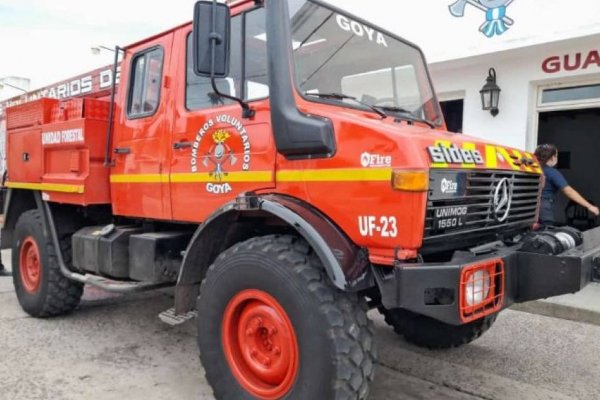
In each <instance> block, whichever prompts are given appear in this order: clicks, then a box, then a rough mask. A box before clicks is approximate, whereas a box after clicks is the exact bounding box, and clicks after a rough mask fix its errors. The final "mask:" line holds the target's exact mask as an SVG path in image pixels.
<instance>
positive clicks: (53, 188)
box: [6, 182, 85, 193]
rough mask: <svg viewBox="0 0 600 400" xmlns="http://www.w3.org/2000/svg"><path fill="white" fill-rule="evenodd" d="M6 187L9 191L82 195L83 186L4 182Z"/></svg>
mask: <svg viewBox="0 0 600 400" xmlns="http://www.w3.org/2000/svg"><path fill="white" fill-rule="evenodd" d="M6 187H8V188H11V189H28V190H43V191H48V192H62V193H84V192H85V187H84V186H83V185H67V184H62V183H26V182H6Z"/></svg>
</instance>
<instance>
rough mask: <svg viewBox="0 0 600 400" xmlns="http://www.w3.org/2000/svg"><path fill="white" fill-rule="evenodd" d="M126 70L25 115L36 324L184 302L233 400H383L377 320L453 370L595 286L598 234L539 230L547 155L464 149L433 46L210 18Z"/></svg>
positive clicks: (22, 108)
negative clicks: (107, 303)
mask: <svg viewBox="0 0 600 400" xmlns="http://www.w3.org/2000/svg"><path fill="white" fill-rule="evenodd" d="M119 53H120V56H121V57H122V60H121V61H120V66H121V75H120V77H121V78H120V83H119V88H118V90H116V87H115V86H114V85H113V89H112V96H110V98H108V96H106V97H104V98H100V99H98V98H93V97H82V98H76V99H69V100H62V101H61V100H55V99H49V98H44V99H40V100H37V101H33V102H28V103H25V104H21V105H17V106H14V107H11V108H8V110H7V131H8V132H7V142H8V177H7V180H6V184H5V186H6V188H7V193H6V195H7V196H6V203H5V209H4V211H5V217H6V219H5V223H4V226H3V228H2V248H12V265H13V268H14V284H15V287H16V293H17V296H18V298H19V301H20V304H21V305H22V307H23V309H24V310H25V311H27V312H28V313H29V314H31V315H33V316H35V317H51V316H56V315H60V314H64V313H68V312H70V311H72V310H73V309H75V308H76V307H77V305H78V303H79V300H80V297H81V295H82V291H83V287H84V285H86V284H87V285H93V286H96V287H100V288H103V289H106V290H109V291H115V292H134V291H141V290H149V289H154V288H160V287H164V286H175V289H174V290H175V304H174V307H173V309H171V310H168V311H166V312H164V313H162V314H161V319H162V320H164V321H167V322H170V323H172V324H175V323H178V322H181V321H185V320H186V319H188V318H190V317H191V316H193V315H196V313H197V318H196V321H197V322H196V323H197V328H198V344H199V347H200V357H201V361H202V363H203V365H204V368H205V370H206V375H207V378H208V381H209V382H210V384H211V385H212V387H213V389H214V393H215V396H216V397H217V398H218V399H243V398H257V399H282V398H285V399H311V400H314V399H365V398H367V396H368V390H369V384H370V382H371V381H372V379H373V373H374V365H375V362H376V352H375V345H374V337H373V335H374V332H373V325H372V323H371V321H370V320H369V319H368V318H367V315H366V313H367V311H368V309H369V308H378V309H379V310H380V311H381V312H382V313H383V314H384V316H385V319H386V321H387V322H388V323H389V324H390V325H392V326H393V328H394V329H395V331H396V332H398V333H399V334H401V335H403V336H404V337H405V339H406V340H408V341H410V342H412V343H415V344H417V345H420V346H426V347H430V348H448V347H452V346H459V345H462V344H465V343H468V342H470V341H472V340H474V339H476V338H477V337H479V336H480V335H481V334H482V333H484V332H485V331H486V330H487V329H489V328H490V326H491V325H492V324H493V322H494V320H495V319H496V316H497V314H498V313H499V312H500V311H501V310H503V309H504V308H506V307H509V306H510V305H511V304H513V303H515V302H525V301H529V300H533V299H538V298H543V297H548V296H554V295H558V294H563V293H570V292H576V291H578V290H580V289H581V288H582V287H584V286H585V285H586V284H587V283H588V282H589V281H590V280H592V279H593V278H594V277H595V276H596V275H597V274H596V272H595V271H596V266H597V264H598V259H597V255H598V254H600V232H599V231H598V230H593V231H589V232H586V233H583V234H582V233H580V232H578V231H576V230H573V229H569V228H563V229H555V230H547V231H543V232H535V231H533V226H534V224H535V222H536V219H537V212H538V205H539V193H540V190H541V184H542V179H541V171H540V167H539V165H538V163H537V161H536V160H535V159H534V157H533V156H532V155H531V154H530V153H528V152H525V151H518V150H515V149H511V148H506V147H504V146H498V145H495V144H488V143H484V142H482V141H481V140H479V139H475V138H473V137H469V136H463V135H458V134H453V133H449V132H446V131H445V124H444V121H443V117H442V115H441V113H440V108H439V105H438V102H437V99H436V96H435V94H434V90H433V87H432V84H431V79H430V77H429V74H428V70H427V67H426V63H425V60H424V56H423V54H422V52H421V51H420V50H419V48H418V47H416V46H415V45H413V44H411V43H409V42H407V41H405V40H402V39H400V38H399V37H397V36H396V35H394V34H392V33H390V32H386V31H384V30H383V29H380V28H378V27H376V26H373V25H371V24H369V23H368V22H366V21H363V20H361V19H360V18H358V17H355V16H352V15H349V14H347V13H346V12H344V11H343V10H340V9H337V8H334V7H332V6H330V5H327V4H325V3H323V2H321V1H317V0H268V1H264V2H263V1H260V0H252V1H250V0H240V1H237V2H235V3H233V4H230V5H225V4H221V3H216V2H215V3H212V2H199V3H197V5H196V8H195V14H194V23H193V24H191V23H188V24H185V25H181V26H178V27H176V28H174V29H172V30H169V31H167V32H164V33H161V34H158V35H156V36H153V37H150V38H148V39H145V40H143V41H140V42H138V43H135V44H132V45H130V46H127V47H125V48H124V49H119ZM117 63H118V59H115V72H116V65H117ZM115 75H116V74H113V76H115Z"/></svg>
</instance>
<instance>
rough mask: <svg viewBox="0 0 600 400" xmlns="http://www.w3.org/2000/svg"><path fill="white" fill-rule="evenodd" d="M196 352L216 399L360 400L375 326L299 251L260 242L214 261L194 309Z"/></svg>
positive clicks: (296, 246) (288, 241) (358, 303)
mask: <svg viewBox="0 0 600 400" xmlns="http://www.w3.org/2000/svg"><path fill="white" fill-rule="evenodd" d="M198 344H199V347H200V358H201V360H202V364H203V365H204V368H205V370H206V377H207V379H208V381H209V382H210V384H211V385H212V387H213V390H214V393H215V397H216V398H217V399H226V400H229V399H232V400H233V399H235V400H238V399H255V398H256V399H269V400H270V399H352V400H361V399H366V398H367V396H368V391H369V384H370V383H371V382H372V380H373V372H374V362H375V349H374V346H373V325H372V322H371V321H369V320H368V319H367V316H366V304H365V302H364V301H363V300H362V299H359V298H358V296H356V295H352V294H347V293H343V292H341V291H339V290H337V289H336V288H335V287H333V286H332V285H331V284H330V283H329V280H328V277H327V275H326V274H325V272H324V270H323V268H322V266H321V264H320V262H319V260H318V259H317V257H316V256H315V255H314V254H313V253H312V251H311V250H310V248H309V247H308V246H307V244H306V243H304V242H303V241H301V240H299V239H298V238H296V237H293V236H266V237H260V238H254V239H250V240H248V241H247V242H244V243H239V244H237V245H235V246H234V247H232V248H231V249H229V250H227V251H226V252H224V253H223V254H222V255H220V256H219V257H218V259H217V260H216V261H215V263H214V264H213V265H212V266H211V267H210V269H209V271H208V273H207V275H206V279H205V280H204V282H203V283H202V287H201V290H200V297H199V300H198Z"/></svg>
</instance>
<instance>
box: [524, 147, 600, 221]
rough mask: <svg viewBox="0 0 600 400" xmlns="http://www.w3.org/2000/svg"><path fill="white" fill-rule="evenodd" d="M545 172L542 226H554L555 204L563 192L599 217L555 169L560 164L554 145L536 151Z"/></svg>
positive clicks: (596, 210) (592, 207) (590, 205)
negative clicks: (559, 193)
mask: <svg viewBox="0 0 600 400" xmlns="http://www.w3.org/2000/svg"><path fill="white" fill-rule="evenodd" d="M535 156H536V157H537V159H538V161H539V163H540V165H541V166H542V169H543V171H544V178H545V182H546V183H545V184H544V189H543V190H542V204H541V206H540V220H539V222H540V224H541V225H542V226H552V225H554V202H555V201H556V195H557V193H558V192H563V193H564V195H565V196H567V197H568V198H569V199H570V200H573V201H574V202H575V203H577V204H579V205H580V206H582V207H585V208H586V209H587V210H588V211H589V212H590V213H591V214H593V215H595V216H598V214H600V210H598V207H596V206H594V205H593V204H591V203H590V202H588V201H587V200H586V199H584V198H583V196H581V195H580V194H579V193H578V192H577V191H576V190H575V189H573V188H572V187H571V186H569V183H568V182H567V180H566V179H565V177H564V176H563V175H562V174H561V173H560V172H559V171H558V170H557V169H556V168H554V167H555V166H556V164H557V163H558V149H557V148H556V146H555V145H553V144H542V145H540V146H538V147H537V149H536V150H535Z"/></svg>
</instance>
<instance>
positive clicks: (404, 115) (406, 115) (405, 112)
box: [373, 106, 435, 129]
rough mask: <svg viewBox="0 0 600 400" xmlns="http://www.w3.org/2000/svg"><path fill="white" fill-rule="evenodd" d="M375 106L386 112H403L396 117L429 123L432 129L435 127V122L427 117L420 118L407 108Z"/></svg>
mask: <svg viewBox="0 0 600 400" xmlns="http://www.w3.org/2000/svg"><path fill="white" fill-rule="evenodd" d="M373 107H376V108H378V109H380V110H382V111H384V112H385V111H388V112H393V113H400V114H402V115H394V117H395V118H396V119H398V120H405V121H411V122H422V123H424V124H427V125H428V126H429V127H430V128H431V129H435V124H434V123H433V122H431V121H430V120H428V119H425V118H419V117H417V116H415V115H414V114H413V113H411V112H410V111H408V110H407V109H405V108H402V107H396V106H373Z"/></svg>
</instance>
